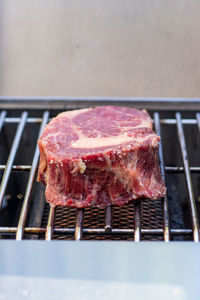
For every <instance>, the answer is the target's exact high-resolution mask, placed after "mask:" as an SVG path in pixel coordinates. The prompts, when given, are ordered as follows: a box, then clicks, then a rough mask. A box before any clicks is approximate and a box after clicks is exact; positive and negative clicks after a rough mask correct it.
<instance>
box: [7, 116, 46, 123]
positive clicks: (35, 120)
mask: <svg viewBox="0 0 200 300" xmlns="http://www.w3.org/2000/svg"><path fill="white" fill-rule="evenodd" d="M42 121H43V119H42V118H27V120H26V122H27V123H41V122H42ZM19 122H20V118H15V117H7V118H5V123H19Z"/></svg>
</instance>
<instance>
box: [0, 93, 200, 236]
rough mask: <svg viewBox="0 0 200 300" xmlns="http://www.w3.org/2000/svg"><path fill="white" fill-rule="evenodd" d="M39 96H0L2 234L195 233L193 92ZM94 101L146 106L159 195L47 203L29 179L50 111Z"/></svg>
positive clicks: (198, 208) (197, 103)
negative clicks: (156, 140)
mask: <svg viewBox="0 0 200 300" xmlns="http://www.w3.org/2000/svg"><path fill="white" fill-rule="evenodd" d="M11 100H12V101H11ZM39 100H40V99H11V98H10V99H8V98H7V99H5V98H0V108H2V109H3V110H0V205H1V210H0V237H1V238H2V239H10V238H11V239H17V240H21V239H46V240H51V239H63V240H69V239H70V240H73V239H76V240H80V239H83V240H93V239H97V240H102V239H103V240H132V241H140V240H153V241H154V240H155V241H156V240H163V241H166V242H167V241H169V240H193V241H195V242H198V241H199V221H198V219H199V216H200V205H199V202H200V196H199V186H200V160H199V149H200V139H199V137H200V113H199V111H200V100H198V99H195V100H190V99H182V100H180V99H179V100H177V99H176V100H175V99H166V100H164V99H158V100H153V99H134V98H124V99H122V98H121V99H119V98H118V99H114V98H112V99H105V98H102V99H96V100H92V99H89V98H88V99H86V98H85V99H81V98H80V99H67V98H66V99H51V100H48V99H41V101H39ZM53 100H57V101H53ZM101 104H103V105H105V104H113V105H124V106H126V105H127V106H132V107H137V108H146V109H148V111H149V112H150V114H151V116H152V118H153V120H154V129H155V131H156V132H157V134H158V135H160V136H161V141H162V142H161V144H160V149H159V158H160V166H161V171H162V175H163V179H164V180H165V181H166V185H167V197H165V198H164V199H159V200H156V201H155V200H151V199H149V200H145V201H142V202H137V201H135V202H133V203H130V204H129V205H127V206H124V207H120V208H119V207H108V208H106V209H99V208H90V209H89V208H87V209H85V210H83V209H78V210H76V209H72V208H63V207H57V208H53V207H49V205H48V204H47V203H45V197H44V187H43V186H42V184H39V183H37V182H36V172H37V166H38V159H39V151H38V147H37V146H36V145H37V139H38V137H39V136H40V134H41V132H42V130H43V129H44V126H45V125H46V124H47V122H48V121H49V118H51V117H53V116H55V115H56V114H57V113H58V112H60V111H63V110H66V109H75V108H77V109H78V108H81V107H88V106H96V105H101ZM177 106H178V107H179V108H180V109H179V111H176V109H177ZM30 107H31V109H30ZM189 162H190V163H189Z"/></svg>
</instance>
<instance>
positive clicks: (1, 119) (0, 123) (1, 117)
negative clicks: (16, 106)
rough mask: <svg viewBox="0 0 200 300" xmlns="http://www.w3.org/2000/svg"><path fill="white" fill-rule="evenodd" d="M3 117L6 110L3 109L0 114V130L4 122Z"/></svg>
mask: <svg viewBox="0 0 200 300" xmlns="http://www.w3.org/2000/svg"><path fill="white" fill-rule="evenodd" d="M5 117H6V111H5V110H3V111H2V112H1V115H0V131H1V129H2V127H3V123H4V122H5Z"/></svg>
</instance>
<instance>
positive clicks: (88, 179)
mask: <svg viewBox="0 0 200 300" xmlns="http://www.w3.org/2000/svg"><path fill="white" fill-rule="evenodd" d="M159 140H160V138H159V137H158V136H157V135H156V134H155V133H154V132H153V130H152V120H151V118H150V116H149V115H148V113H147V112H146V110H142V111H139V110H137V109H133V108H128V107H118V106H100V107H96V108H94V109H93V108H88V109H81V110H74V111H67V112H63V113H60V114H59V115H58V116H57V117H56V118H53V119H52V120H51V121H50V123H49V124H48V125H47V126H46V128H45V129H44V132H43V134H42V136H41V138H40V140H39V141H38V144H39V149H40V164H39V171H38V181H41V182H43V183H44V184H46V193H45V194H46V200H47V202H49V203H52V204H54V205H55V206H57V205H62V206H72V207H88V206H100V207H102V206H108V205H111V204H114V205H125V204H126V203H128V202H129V201H131V200H133V199H138V198H152V199H157V198H160V197H162V196H164V195H165V192H166V188H165V186H164V184H163V182H162V178H161V173H160V168H159V164H158V147H159Z"/></svg>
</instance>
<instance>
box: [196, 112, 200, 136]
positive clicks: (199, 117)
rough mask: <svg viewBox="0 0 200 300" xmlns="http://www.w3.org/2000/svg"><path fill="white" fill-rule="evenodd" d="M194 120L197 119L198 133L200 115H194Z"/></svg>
mask: <svg viewBox="0 0 200 300" xmlns="http://www.w3.org/2000/svg"><path fill="white" fill-rule="evenodd" d="M196 118H197V126H198V128H199V132H200V113H197V114H196Z"/></svg>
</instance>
